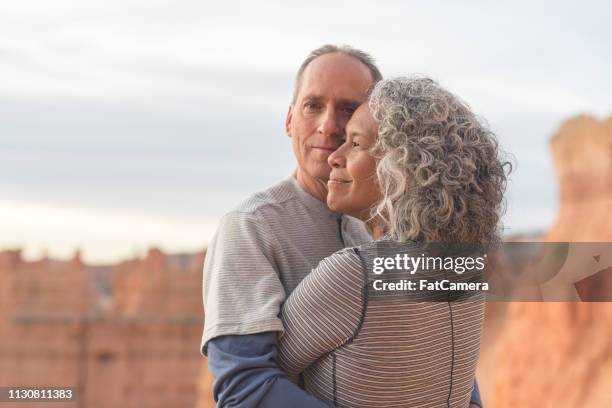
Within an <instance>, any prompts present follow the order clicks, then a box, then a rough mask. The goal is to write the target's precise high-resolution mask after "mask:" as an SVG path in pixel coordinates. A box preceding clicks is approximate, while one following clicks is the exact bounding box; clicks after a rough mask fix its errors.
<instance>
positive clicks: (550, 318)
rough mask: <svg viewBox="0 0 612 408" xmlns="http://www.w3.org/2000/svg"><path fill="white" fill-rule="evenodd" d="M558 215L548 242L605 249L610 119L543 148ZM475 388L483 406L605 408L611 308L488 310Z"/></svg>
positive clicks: (584, 125)
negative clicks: (550, 159)
mask: <svg viewBox="0 0 612 408" xmlns="http://www.w3.org/2000/svg"><path fill="white" fill-rule="evenodd" d="M551 148H552V152H553V156H554V160H555V168H556V173H557V177H558V180H559V192H560V209H559V215H558V218H557V221H556V223H555V225H554V226H553V227H552V228H551V230H550V231H549V232H548V233H547V234H546V235H545V239H546V240H548V241H570V242H612V217H610V214H611V213H612V118H611V119H608V120H607V121H604V122H598V121H596V120H595V119H592V118H590V117H586V116H581V117H578V118H576V119H572V120H569V121H568V122H566V123H565V124H564V125H563V126H562V127H561V129H560V130H559V132H558V133H557V134H556V135H555V136H554V137H553V139H552V141H551ZM488 312H489V316H488V317H490V319H489V320H488V322H487V326H486V331H487V333H486V336H485V338H484V341H483V352H482V354H481V361H480V363H481V364H480V368H479V376H478V378H479V381H480V383H481V385H483V394H484V400H485V403H486V405H487V406H490V407H494V408H506V407H538V408H540V407H554V408H566V407H567V408H570V407H597V408H604V407H612V392H611V390H612V340H610V333H612V303H513V304H510V305H509V306H508V308H507V310H504V306H503V305H500V304H497V305H495V304H489V305H488Z"/></svg>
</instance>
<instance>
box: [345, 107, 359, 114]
mask: <svg viewBox="0 0 612 408" xmlns="http://www.w3.org/2000/svg"><path fill="white" fill-rule="evenodd" d="M356 110H357V108H356V107H354V106H347V107H345V108H344V111H345V112H346V113H348V114H349V115H352V114H353V113H355V111H356Z"/></svg>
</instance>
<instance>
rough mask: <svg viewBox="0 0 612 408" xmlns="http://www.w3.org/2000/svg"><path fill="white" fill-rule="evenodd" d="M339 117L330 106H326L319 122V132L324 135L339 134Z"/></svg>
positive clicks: (340, 130) (340, 133)
mask: <svg viewBox="0 0 612 408" xmlns="http://www.w3.org/2000/svg"><path fill="white" fill-rule="evenodd" d="M339 119H340V117H339V115H337V114H336V112H335V110H334V109H333V108H332V107H329V108H327V109H326V111H325V113H324V114H323V117H322V118H321V123H320V124H319V133H321V134H323V135H325V136H341V135H342V128H341V126H340V123H339Z"/></svg>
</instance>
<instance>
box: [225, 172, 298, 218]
mask: <svg viewBox="0 0 612 408" xmlns="http://www.w3.org/2000/svg"><path fill="white" fill-rule="evenodd" d="M296 198H297V196H296V194H295V189H294V187H293V186H292V183H291V179H286V180H283V181H281V182H279V183H277V184H275V185H273V186H271V187H269V188H267V189H265V190H262V191H258V192H257V193H255V194H253V195H251V196H250V197H248V198H246V199H245V200H243V201H242V202H240V203H239V204H238V205H237V206H236V207H234V208H233V209H232V210H231V211H230V212H229V213H228V214H232V213H238V214H245V216H248V215H249V214H250V215H255V214H257V213H258V212H260V211H261V210H262V209H264V208H270V207H273V208H276V209H282V208H284V207H283V204H285V203H287V202H288V201H292V200H295V199H296Z"/></svg>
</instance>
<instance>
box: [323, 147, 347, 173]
mask: <svg viewBox="0 0 612 408" xmlns="http://www.w3.org/2000/svg"><path fill="white" fill-rule="evenodd" d="M343 148H344V144H343V145H342V146H340V147H339V148H337V149H336V150H335V151H334V152H333V153H332V154H330V155H329V157H328V158H327V164H329V166H330V167H333V168H337V167H346V157H345V156H344V149H343Z"/></svg>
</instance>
